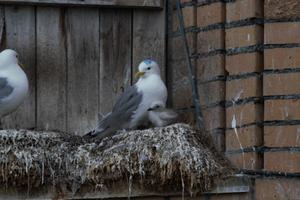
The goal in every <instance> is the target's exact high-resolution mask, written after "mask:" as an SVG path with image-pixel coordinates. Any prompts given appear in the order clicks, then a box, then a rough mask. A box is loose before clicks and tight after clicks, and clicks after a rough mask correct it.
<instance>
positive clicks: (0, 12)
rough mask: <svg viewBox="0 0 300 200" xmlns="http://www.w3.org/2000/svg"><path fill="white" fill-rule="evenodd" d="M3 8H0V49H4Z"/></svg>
mask: <svg viewBox="0 0 300 200" xmlns="http://www.w3.org/2000/svg"><path fill="white" fill-rule="evenodd" d="M4 24H5V21H4V6H0V49H1V50H2V49H3V48H5V44H4V43H5V41H4V38H5V37H4Z"/></svg>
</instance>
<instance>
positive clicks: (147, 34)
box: [133, 10, 166, 80]
mask: <svg viewBox="0 0 300 200" xmlns="http://www.w3.org/2000/svg"><path fill="white" fill-rule="evenodd" d="M165 22H166V20H165V10H164V11H161V12H151V11H147V10H143V11H142V10H134V11H133V72H134V73H135V72H136V71H137V67H138V65H139V63H140V62H141V61H143V60H144V59H146V58H151V59H153V60H155V61H156V62H157V63H158V64H159V66H160V68H161V72H162V78H163V79H164V80H165V78H166V62H165V51H166V34H165V29H166V28H165Z"/></svg>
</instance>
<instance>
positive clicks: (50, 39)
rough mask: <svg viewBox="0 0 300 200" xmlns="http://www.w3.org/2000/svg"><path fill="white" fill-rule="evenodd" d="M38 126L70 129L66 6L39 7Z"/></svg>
mask: <svg viewBox="0 0 300 200" xmlns="http://www.w3.org/2000/svg"><path fill="white" fill-rule="evenodd" d="M36 15H37V16H36V19H37V27H36V31H37V74H38V75H37V127H38V128H40V129H46V130H49V129H51V130H53V129H55V130H61V131H65V130H66V46H65V43H66V42H65V25H64V9H63V8H59V9H58V8H53V7H37V11H36Z"/></svg>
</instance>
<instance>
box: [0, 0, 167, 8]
mask: <svg viewBox="0 0 300 200" xmlns="http://www.w3.org/2000/svg"><path fill="white" fill-rule="evenodd" d="M163 2H164V0H84V1H82V0H0V3H6V4H31V5H71V6H98V7H100V6H101V7H130V8H158V9H161V8H162V7H163Z"/></svg>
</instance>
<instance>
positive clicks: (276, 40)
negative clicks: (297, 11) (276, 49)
mask: <svg viewBox="0 0 300 200" xmlns="http://www.w3.org/2000/svg"><path fill="white" fill-rule="evenodd" d="M299 35H300V23H299V22H285V23H266V24H265V36H264V37H265V39H264V41H265V44H288V43H300V37H299Z"/></svg>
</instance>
